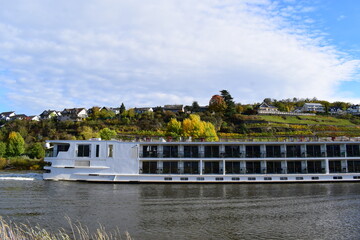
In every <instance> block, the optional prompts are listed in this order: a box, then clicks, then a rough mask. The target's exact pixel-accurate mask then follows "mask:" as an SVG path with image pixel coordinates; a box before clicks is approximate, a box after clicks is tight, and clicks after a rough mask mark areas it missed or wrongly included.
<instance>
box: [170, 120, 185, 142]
mask: <svg viewBox="0 0 360 240" xmlns="http://www.w3.org/2000/svg"><path fill="white" fill-rule="evenodd" d="M181 134H182V127H181V122H178V120H176V118H172V119H171V120H170V122H169V123H168V125H167V127H166V136H170V137H173V138H175V139H178V138H179V137H180V136H181Z"/></svg>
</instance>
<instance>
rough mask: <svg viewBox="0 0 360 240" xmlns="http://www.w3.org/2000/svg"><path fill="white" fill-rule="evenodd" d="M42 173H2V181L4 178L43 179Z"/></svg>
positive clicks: (20, 179) (0, 179) (0, 177)
mask: <svg viewBox="0 0 360 240" xmlns="http://www.w3.org/2000/svg"><path fill="white" fill-rule="evenodd" d="M42 179H43V177H42V174H40V173H23V174H21V173H13V174H0V181H2V180H16V181H34V180H42Z"/></svg>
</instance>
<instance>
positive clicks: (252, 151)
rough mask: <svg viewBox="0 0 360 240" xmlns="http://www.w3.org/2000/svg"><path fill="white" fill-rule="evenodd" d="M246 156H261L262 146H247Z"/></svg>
mask: <svg viewBox="0 0 360 240" xmlns="http://www.w3.org/2000/svg"><path fill="white" fill-rule="evenodd" d="M246 157H247V158H259V157H260V146H246Z"/></svg>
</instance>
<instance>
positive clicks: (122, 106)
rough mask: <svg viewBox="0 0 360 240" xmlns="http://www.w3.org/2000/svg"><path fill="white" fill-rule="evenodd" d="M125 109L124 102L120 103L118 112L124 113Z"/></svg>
mask: <svg viewBox="0 0 360 240" xmlns="http://www.w3.org/2000/svg"><path fill="white" fill-rule="evenodd" d="M125 110H126V108H125V105H124V103H121V106H120V114H122V113H124V112H125Z"/></svg>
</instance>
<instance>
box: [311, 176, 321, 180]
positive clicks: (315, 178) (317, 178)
mask: <svg viewBox="0 0 360 240" xmlns="http://www.w3.org/2000/svg"><path fill="white" fill-rule="evenodd" d="M311 180H319V177H311Z"/></svg>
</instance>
